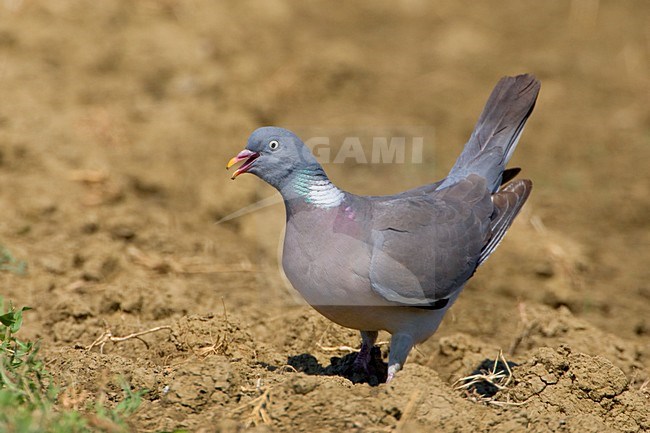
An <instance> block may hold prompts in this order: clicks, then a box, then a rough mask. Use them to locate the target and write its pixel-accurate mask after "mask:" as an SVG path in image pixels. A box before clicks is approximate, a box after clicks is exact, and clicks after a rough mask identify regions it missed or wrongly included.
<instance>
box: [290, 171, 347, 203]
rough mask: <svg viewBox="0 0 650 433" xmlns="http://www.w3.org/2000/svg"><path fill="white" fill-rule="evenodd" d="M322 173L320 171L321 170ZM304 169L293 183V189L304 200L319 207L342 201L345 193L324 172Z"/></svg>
mask: <svg viewBox="0 0 650 433" xmlns="http://www.w3.org/2000/svg"><path fill="white" fill-rule="evenodd" d="M321 173H322V172H321ZM321 173H318V174H313V173H310V172H308V171H305V172H303V173H301V174H299V175H298V176H297V178H296V180H295V183H294V185H293V188H294V190H295V191H296V192H297V193H298V194H299V195H300V196H302V197H304V199H305V202H307V203H309V204H312V205H314V206H316V207H320V208H332V207H336V206H339V205H340V204H341V203H343V199H344V198H345V194H344V193H343V191H341V190H340V189H338V188H337V187H336V186H334V184H333V183H332V182H330V180H329V179H328V178H327V177H326V176H325V175H324V174H321Z"/></svg>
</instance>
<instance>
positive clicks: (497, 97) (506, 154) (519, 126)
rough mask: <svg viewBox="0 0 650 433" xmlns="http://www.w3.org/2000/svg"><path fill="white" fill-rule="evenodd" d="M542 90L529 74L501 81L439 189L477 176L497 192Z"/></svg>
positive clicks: (505, 78)
mask: <svg viewBox="0 0 650 433" xmlns="http://www.w3.org/2000/svg"><path fill="white" fill-rule="evenodd" d="M539 89H540V82H539V81H538V80H537V79H536V78H535V77H534V76H532V75H530V74H523V75H517V76H516V77H503V78H502V79H501V80H499V82H498V83H497V85H496V86H495V88H494V90H493V91H492V94H491V95H490V97H489V99H488V101H487V103H486V104H485V108H484V109H483V112H482V113H481V117H479V119H478V122H477V123H476V126H475V127H474V132H472V136H471V137H470V139H469V141H468V142H467V144H466V145H465V148H464V149H463V152H462V153H461V154H460V156H459V157H458V159H457V160H456V164H454V166H453V167H452V169H451V171H450V172H449V176H447V178H446V179H445V180H444V182H443V183H442V184H441V185H440V186H439V187H438V189H439V188H444V187H447V186H450V185H453V184H455V183H456V182H458V181H460V180H461V179H464V178H465V177H467V176H468V175H470V174H478V175H479V176H481V177H483V178H485V179H486V180H487V185H488V188H490V190H491V191H493V192H496V191H497V189H498V188H499V186H500V185H501V177H502V175H503V171H504V169H505V167H506V164H508V161H509V160H510V158H511V157H512V154H513V152H514V150H515V148H516V147H517V142H518V141H519V137H520V136H521V133H522V131H523V129H524V125H525V124H526V121H527V120H528V117H529V116H530V115H531V113H532V112H533V108H534V107H535V101H536V100H537V94H538V93H539Z"/></svg>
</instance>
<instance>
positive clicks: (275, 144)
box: [269, 140, 280, 150]
mask: <svg viewBox="0 0 650 433" xmlns="http://www.w3.org/2000/svg"><path fill="white" fill-rule="evenodd" d="M278 147H280V143H279V142H278V140H273V141H269V148H270V149H271V150H275V149H277V148H278Z"/></svg>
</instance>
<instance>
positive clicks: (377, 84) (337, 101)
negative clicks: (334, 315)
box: [0, 0, 650, 432]
mask: <svg viewBox="0 0 650 433" xmlns="http://www.w3.org/2000/svg"><path fill="white" fill-rule="evenodd" d="M648 22H650V3H648V2H646V1H641V0H638V1H628V2H618V1H604V0H602V1H598V0H573V1H567V2H520V1H505V2H504V1H485V2H456V1H444V2H428V1H424V0H404V1H401V2H390V1H362V2H354V3H350V2H349V3H330V2H324V1H314V2H297V1H296V2H290V1H287V0H273V1H264V2H262V1H259V2H253V1H240V2H211V1H207V0H206V1H204V0H192V1H175V0H158V1H155V0H147V1H145V0H142V1H137V2H133V1H130V0H122V1H111V2H91V1H81V0H78V1H77V0H75V1H73V0H57V1H45V0H42V1H36V0H34V1H29V0H25V1H21V0H4V1H3V2H0V95H2V96H1V103H0V209H1V210H2V218H1V219H0V243H1V244H2V245H4V246H5V247H6V248H7V249H8V250H9V251H11V253H12V254H13V255H14V256H15V257H16V258H18V259H21V260H25V261H26V262H27V263H28V272H27V273H26V274H25V275H17V274H15V273H12V272H0V294H1V295H2V296H3V297H4V298H6V299H11V300H13V301H14V302H15V303H16V304H18V305H30V306H32V307H34V311H32V312H29V313H28V315H27V319H26V327H25V329H24V331H23V332H24V336H26V337H31V338H39V339H40V340H41V341H42V343H41V344H42V348H43V351H44V353H45V355H46V357H47V359H48V365H49V368H50V370H52V372H53V373H54V374H55V376H56V378H57V380H59V381H60V382H61V383H62V384H63V385H64V387H65V391H64V396H65V398H64V399H63V400H62V404H64V405H67V406H68V407H78V408H83V407H85V405H86V404H88V402H89V401H92V399H93V398H94V396H95V395H98V393H104V394H106V395H108V397H109V399H110V400H111V401H114V400H116V399H118V398H119V396H120V392H119V386H118V385H117V384H118V383H119V377H126V378H127V379H128V380H130V382H131V384H132V385H133V387H134V388H136V389H139V388H143V387H144V388H147V389H149V390H150V393H149V394H148V395H147V396H146V398H145V402H144V403H143V405H142V407H141V408H140V410H139V411H138V412H137V413H136V414H135V415H134V416H133V418H132V419H131V423H132V427H133V429H134V431H145V432H146V431H152V432H153V431H169V430H172V429H176V428H185V429H188V430H190V431H200V432H208V431H239V430H243V429H247V428H250V429H254V430H256V431H286V432H291V431H341V430H343V429H351V430H356V431H362V430H369V431H391V430H396V431H427V430H428V431H434V430H435V431H457V432H470V431H472V432H487V431H500V432H506V431H507V432H518V431H534V432H546V431H553V432H555V431H557V432H560V431H561V432H602V431H625V432H636V431H643V430H647V429H650V420H649V413H650V410H649V407H650V402H649V396H648V388H647V382H646V381H647V380H648V378H649V371H650V343H649V341H650V337H649V335H650V306H649V305H650V283H648V281H650V266H648V262H649V261H650V248H648V247H649V246H650V218H649V215H650V200H649V199H648V197H649V194H650V104H648V101H649V100H650V98H649V96H650V73H649V72H650V27H648ZM526 71H528V72H533V73H535V74H536V75H537V76H538V77H539V78H540V79H541V80H542V92H541V95H540V99H539V102H538V105H537V108H536V111H535V113H534V115H533V117H532V119H531V121H530V122H529V124H528V127H527V129H526V131H525V133H524V136H523V139H522V142H521V143H520V146H519V148H518V150H517V152H516V154H515V157H514V160H513V164H514V165H517V166H521V167H523V168H524V174H525V176H526V177H529V178H531V179H533V180H534V182H535V190H534V192H533V195H532V197H531V199H530V201H529V203H528V204H527V205H526V208H525V212H524V213H523V214H522V216H520V217H519V219H518V221H517V222H516V223H515V225H514V226H513V228H512V229H511V231H510V234H509V235H508V236H507V237H506V240H505V242H504V243H503V244H502V246H501V247H500V249H499V251H498V252H497V253H496V254H495V255H494V256H493V257H492V258H491V259H490V261H489V263H488V264H487V265H486V266H485V267H484V268H482V269H481V270H480V272H479V273H478V274H477V275H476V276H475V278H474V279H473V280H472V282H471V284H469V286H468V287H467V288H466V290H465V292H464V294H463V295H462V296H461V297H460V300H459V301H458V302H457V304H456V305H455V306H454V308H453V309H452V310H451V312H450V314H449V315H448V316H447V318H446V319H445V322H444V323H443V326H442V327H441V329H440V330H439V332H438V333H437V334H436V335H435V336H434V337H433V338H431V339H430V340H429V341H428V342H427V343H426V344H424V345H422V346H421V347H419V348H418V350H417V351H414V352H413V353H412V355H411V356H410V358H409V363H408V364H407V366H406V369H405V370H404V371H403V372H401V373H400V375H399V377H398V378H397V380H396V381H395V382H394V383H392V384H391V385H390V386H386V385H380V386H378V387H374V386H369V385H368V384H367V383H366V384H364V383H361V384H353V383H352V382H351V381H350V380H348V379H347V378H345V377H342V376H341V367H340V366H341V365H342V363H343V364H344V363H345V362H344V361H348V360H349V358H350V357H349V356H348V357H346V355H348V354H347V353H346V352H345V351H333V352H332V351H328V350H326V349H324V347H328V346H333V347H338V346H343V345H347V346H353V347H357V346H358V344H359V343H358V337H357V335H356V333H355V332H352V331H349V330H346V329H343V328H339V327H337V326H335V325H332V324H331V323H328V322H327V321H326V320H325V319H323V318H321V317H319V316H318V315H317V314H316V313H314V312H313V311H311V310H310V309H309V308H308V307H307V306H305V305H302V304H300V303H299V302H296V301H295V299H294V297H293V296H292V295H291V293H290V292H289V291H287V290H286V287H285V284H284V282H283V280H282V279H281V277H280V275H279V272H278V267H277V254H276V251H277V245H278V240H279V239H280V233H281V229H282V224H283V218H284V216H283V209H282V208H281V207H280V206H272V207H269V208H266V209H264V210H262V211H258V212H256V213H253V214H251V215H247V216H244V217H241V218H238V219H236V220H233V221H231V222H228V223H224V224H218V225H216V224H215V221H217V220H219V219H220V218H221V217H223V216H225V215H228V214H230V213H231V212H233V211H235V210H237V209H239V208H241V207H242V206H245V205H247V204H250V203H253V202H254V201H256V200H257V199H259V198H263V197H266V196H269V195H271V193H272V190H271V189H270V188H268V187H266V186H263V185H261V182H260V181H258V180H257V179H255V178H253V177H252V176H242V177H240V178H239V179H238V180H237V182H231V181H230V180H229V177H228V174H227V173H226V172H225V170H224V165H225V162H226V161H227V160H228V158H230V157H231V156H232V155H234V154H235V153H236V152H237V151H239V150H240V149H241V148H242V147H243V146H244V143H245V140H246V137H247V136H248V134H249V133H250V132H251V131H252V130H253V129H254V128H256V127H257V126H261V125H264V124H278V125H307V126H316V125H317V126H318V127H324V128H339V127H344V128H347V127H349V128H352V127H355V126H362V127H368V126H386V125H397V126H399V125H428V126H431V127H432V128H434V129H435V149H429V148H427V149H426V152H425V156H426V161H427V164H423V165H420V166H398V165H365V166H357V165H355V164H353V163H349V164H345V165H343V166H334V165H331V166H328V167H326V169H327V170H328V171H329V172H330V173H331V177H332V179H333V180H334V181H335V183H337V184H338V185H339V186H341V187H342V188H344V189H347V190H350V191H354V192H357V193H366V194H379V193H392V192H397V191H399V190H403V189H406V188H408V187H412V186H416V185H420V184H423V183H426V182H429V181H432V180H435V179H438V178H440V177H441V176H443V175H444V173H445V171H446V169H447V168H448V167H450V166H451V164H452V162H453V160H454V159H455V157H456V156H457V154H458V152H459V151H460V149H461V145H462V143H464V142H465V140H466V138H467V137H468V135H469V133H470V132H471V129H472V127H473V124H474V122H475V120H476V118H477V116H478V114H479V112H480V110H481V108H482V106H483V103H484V102H485V99H486V98H487V95H488V94H489V91H490V90H491V88H492V86H493V85H494V83H495V82H496V80H497V79H498V78H499V77H501V76H502V75H506V74H515V73H520V72H526ZM224 306H225V309H226V310H225V311H226V313H227V314H224ZM163 325H168V326H170V327H171V330H167V329H164V330H161V331H159V332H156V333H152V334H149V335H144V336H143V337H142V340H144V341H146V343H147V344H146V345H145V344H144V343H143V342H142V341H139V340H135V339H133V340H129V341H125V342H122V343H119V344H113V343H108V344H107V345H106V346H105V350H104V353H103V354H101V353H99V351H98V350H97V348H95V349H93V350H91V351H86V350H84V348H85V347H87V346H88V345H90V344H91V342H93V341H94V340H95V339H96V338H97V337H98V336H100V335H101V333H102V332H103V331H104V330H105V329H106V327H108V328H109V329H110V330H111V331H112V332H113V334H114V335H118V336H123V335H127V334H129V333H132V332H138V331H143V330H146V329H149V328H152V327H154V326H163ZM380 339H382V340H386V339H387V336H386V335H383V336H380ZM499 349H502V350H503V351H504V353H505V355H506V357H507V359H508V360H510V361H513V362H515V363H517V364H518V366H517V367H515V368H514V381H513V382H512V383H511V384H510V386H509V388H508V389H507V390H504V391H502V392H500V393H499V394H497V395H496V396H495V397H494V398H495V400H496V401H500V402H511V403H520V404H505V405H503V404H501V405H499V404H497V403H488V404H483V403H477V402H475V401H472V399H471V398H467V396H464V395H463V394H462V393H461V392H459V391H456V390H454V389H453V387H452V384H453V383H454V381H455V380H456V379H458V378H459V377H461V376H467V375H469V374H471V373H472V372H473V371H474V369H476V368H477V367H478V366H479V365H480V363H481V362H482V361H484V360H485V359H494V358H495V356H496V355H497V353H498V351H499ZM382 351H383V352H385V351H386V348H385V346H384V347H382ZM384 355H385V353H384ZM288 365H291V366H293V367H294V368H295V369H297V370H300V371H295V370H294V368H291V367H288ZM644 382H646V384H645V387H644ZM256 399H257V400H256ZM258 403H261V404H258Z"/></svg>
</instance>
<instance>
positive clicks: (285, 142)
mask: <svg viewBox="0 0 650 433" xmlns="http://www.w3.org/2000/svg"><path fill="white" fill-rule="evenodd" d="M240 161H244V163H243V164H242V165H241V167H239V168H238V169H237V170H236V171H235V172H234V173H233V175H232V179H235V178H236V177H237V176H239V175H240V174H242V173H252V174H254V175H256V176H257V177H259V178H260V179H262V180H264V181H265V182H267V183H268V184H270V185H271V186H274V187H275V188H277V189H279V190H281V189H282V188H283V187H284V185H285V184H286V183H287V181H288V180H289V179H291V178H292V177H293V175H294V174H295V173H297V172H299V171H301V170H306V169H320V164H319V163H318V161H316V158H315V157H314V155H312V153H311V151H310V150H309V148H308V147H307V146H305V144H304V143H303V142H302V140H300V138H298V136H297V135H296V134H294V133H293V132H291V131H289V130H287V129H283V128H277V127H272V126H266V127H263V128H259V129H256V130H255V131H254V132H253V133H252V134H251V136H250V137H249V138H248V144H247V145H246V148H245V149H244V150H242V151H241V152H239V154H238V155H237V156H235V157H234V158H232V159H231V160H230V161H229V162H228V165H227V166H226V168H230V167H232V166H233V165H235V164H236V163H238V162H240Z"/></svg>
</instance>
